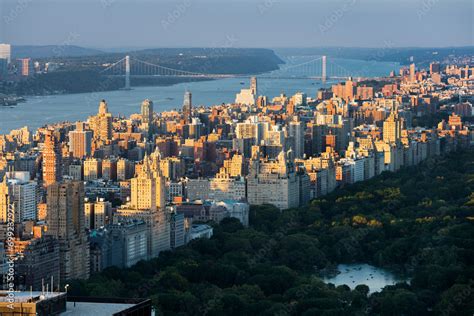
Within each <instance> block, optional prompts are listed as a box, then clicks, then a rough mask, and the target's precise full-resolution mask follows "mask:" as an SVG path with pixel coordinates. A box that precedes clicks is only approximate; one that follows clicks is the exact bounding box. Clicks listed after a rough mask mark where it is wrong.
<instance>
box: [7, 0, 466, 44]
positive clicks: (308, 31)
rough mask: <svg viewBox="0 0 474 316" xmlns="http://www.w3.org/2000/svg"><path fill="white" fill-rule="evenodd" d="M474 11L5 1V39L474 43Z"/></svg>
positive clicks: (206, 1) (350, 1) (446, 5)
mask: <svg viewBox="0 0 474 316" xmlns="http://www.w3.org/2000/svg"><path fill="white" fill-rule="evenodd" d="M473 16H474V4H473V3H472V1H469V0H455V1H448V0H416V1H409V0H402V1H389V0H378V1H376V0H336V1H329V0H325V1H304V0H296V1H291V0H257V1H250V0H244V1H237V0H229V1H225V2H224V1H220V2H219V1H216V0H176V1H169V0H157V1H151V0H139V1H134V2H131V1H130V0H82V1H81V0H69V1H61V2H60V1H58V0H39V1H38V0H37V1H32V0H3V1H2V3H1V4H0V17H1V22H0V26H1V27H0V42H6V43H12V44H13V45H76V46H82V47H88V48H96V49H146V48H164V47H223V46H225V47H242V48H245V47H248V48H254V47H262V48H274V49H278V48H290V47H298V48H312V47H351V48H357V47H359V48H379V47H387V48H390V47H394V48H395V47H397V48H402V47H403V48H406V47H412V48H415V47H420V48H427V47H433V48H438V47H460V46H473V45H474V35H473V34H474V23H473ZM32 29H33V30H34V32H32ZM387 34H388V35H387Z"/></svg>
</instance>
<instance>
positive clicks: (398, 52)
mask: <svg viewBox="0 0 474 316" xmlns="http://www.w3.org/2000/svg"><path fill="white" fill-rule="evenodd" d="M275 52H276V53H277V54H279V55H282V56H288V55H327V56H329V57H333V58H350V59H362V60H377V61H389V62H399V63H401V64H402V65H406V64H409V63H410V57H413V60H414V61H415V63H417V64H423V63H424V64H427V63H429V62H431V61H443V60H444V59H445V58H447V57H449V56H450V55H455V56H465V55H474V46H465V47H391V46H390V45H388V44H387V46H386V47H380V48H363V47H312V48H311V47H309V48H278V49H275Z"/></svg>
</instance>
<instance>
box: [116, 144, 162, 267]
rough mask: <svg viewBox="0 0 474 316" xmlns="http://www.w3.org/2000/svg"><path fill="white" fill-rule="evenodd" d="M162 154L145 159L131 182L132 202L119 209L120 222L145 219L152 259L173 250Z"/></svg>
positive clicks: (149, 253)
mask: <svg viewBox="0 0 474 316" xmlns="http://www.w3.org/2000/svg"><path fill="white" fill-rule="evenodd" d="M160 156H161V155H160V153H159V152H158V150H156V151H155V152H154V153H153V154H152V155H150V156H146V157H145V158H144V159H143V164H142V165H141V169H140V171H139V172H138V176H137V177H135V178H133V179H132V180H131V201H130V203H128V204H127V205H124V206H123V207H122V208H120V209H118V210H117V212H116V215H114V220H116V219H119V218H121V217H122V218H134V219H142V220H144V221H145V222H146V224H147V228H148V241H147V243H148V258H149V259H150V258H154V257H157V256H158V255H159V253H160V252H161V251H163V250H168V249H170V225H169V222H168V219H167V212H166V211H165V203H166V184H165V178H164V177H163V175H162V173H161V170H160V160H161V157H160Z"/></svg>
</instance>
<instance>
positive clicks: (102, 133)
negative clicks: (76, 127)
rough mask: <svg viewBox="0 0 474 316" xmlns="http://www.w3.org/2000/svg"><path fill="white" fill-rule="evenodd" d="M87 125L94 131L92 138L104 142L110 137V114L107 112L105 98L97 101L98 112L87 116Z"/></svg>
mask: <svg viewBox="0 0 474 316" xmlns="http://www.w3.org/2000/svg"><path fill="white" fill-rule="evenodd" d="M89 125H90V127H91V129H92V131H93V132H94V138H96V139H99V140H101V141H104V142H106V141H108V140H110V139H111V138H112V114H111V113H109V109H108V107H107V102H105V100H102V101H100V103H99V113H97V115H96V116H92V117H90V118H89Z"/></svg>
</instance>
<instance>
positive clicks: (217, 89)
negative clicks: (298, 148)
mask: <svg viewBox="0 0 474 316" xmlns="http://www.w3.org/2000/svg"><path fill="white" fill-rule="evenodd" d="M314 58H315V56H296V57H295V56H287V57H283V59H284V60H285V61H286V63H287V64H286V65H284V66H283V68H284V67H288V66H289V65H290V66H291V65H297V64H300V63H305V62H307V61H310V60H312V59H314ZM330 62H334V63H337V64H338V65H339V66H340V67H339V68H344V69H346V70H347V71H348V72H350V74H351V75H352V76H354V77H358V76H362V77H378V76H387V75H388V74H389V73H390V71H391V70H397V69H398V68H399V64H398V63H389V62H375V61H362V60H353V59H334V60H330V61H329V57H328V64H329V63H330ZM295 69H298V68H295ZM279 71H282V70H277V71H275V72H272V74H275V73H278V72H279ZM302 71H303V69H302ZM292 75H295V73H294V71H293V72H292ZM265 77H268V76H267V75H265ZM131 82H132V86H133V78H132V80H131ZM331 83H334V81H328V82H327V83H326V86H329V85H330V84H331ZM248 85H249V79H247V78H228V79H221V80H213V81H201V82H191V83H189V82H188V83H181V84H176V85H172V86H154V87H137V88H133V89H132V90H129V91H126V90H118V91H105V92H90V93H80V94H64V95H53V96H32V97H27V102H25V103H20V104H19V105H17V106H15V107H0V134H6V133H9V132H10V130H12V129H17V128H20V127H23V126H28V127H29V128H30V129H32V130H35V129H36V128H38V127H40V126H43V125H45V124H48V123H54V122H62V121H76V120H85V119H86V118H87V117H88V116H89V115H92V114H95V113H97V108H98V104H99V101H100V100H101V99H105V100H106V101H107V103H108V105H109V111H110V112H112V113H113V114H114V115H118V114H122V115H126V116H128V115H130V114H132V113H137V112H139V111H140V103H141V102H142V101H143V100H144V99H151V100H152V101H153V103H154V110H155V112H161V111H166V110H171V109H176V108H181V106H182V103H183V94H184V91H185V90H186V89H189V90H190V91H191V92H192V93H193V105H194V106H198V105H206V106H209V105H214V104H221V103H228V102H233V101H234V100H235V95H236V93H238V92H239V91H240V89H242V88H244V87H245V88H246V87H248ZM322 86H323V85H322V83H321V82H320V81H314V80H309V79H291V78H287V79H273V78H261V79H259V80H258V87H259V91H258V93H259V94H260V95H267V96H268V97H269V98H270V99H271V98H273V97H274V96H277V95H279V94H280V93H282V92H284V93H286V95H289V96H291V95H293V94H294V93H296V92H298V91H302V92H305V93H307V95H308V96H313V97H314V96H315V95H316V93H317V91H318V89H319V88H321V87H322Z"/></svg>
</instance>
